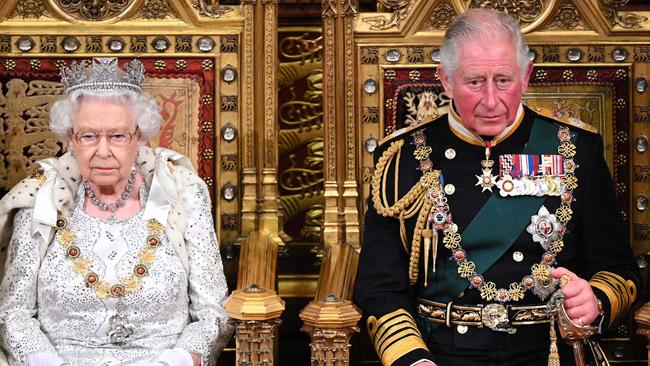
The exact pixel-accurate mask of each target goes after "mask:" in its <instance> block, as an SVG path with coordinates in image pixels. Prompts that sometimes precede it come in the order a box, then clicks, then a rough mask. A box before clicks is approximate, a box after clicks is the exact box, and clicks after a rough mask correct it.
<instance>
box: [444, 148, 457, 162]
mask: <svg viewBox="0 0 650 366" xmlns="http://www.w3.org/2000/svg"><path fill="white" fill-rule="evenodd" d="M445 157H446V158H447V159H449V160H451V159H453V158H455V157H456V150H454V149H452V148H449V149H447V150H445Z"/></svg>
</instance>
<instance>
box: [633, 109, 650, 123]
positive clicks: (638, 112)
mask: <svg viewBox="0 0 650 366" xmlns="http://www.w3.org/2000/svg"><path fill="white" fill-rule="evenodd" d="M634 122H641V123H647V122H650V108H649V107H646V106H634Z"/></svg>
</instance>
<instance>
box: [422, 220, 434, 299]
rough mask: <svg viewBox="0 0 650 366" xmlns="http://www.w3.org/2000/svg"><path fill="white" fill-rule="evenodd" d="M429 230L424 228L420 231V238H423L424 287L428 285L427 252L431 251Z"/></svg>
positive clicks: (430, 233)
mask: <svg viewBox="0 0 650 366" xmlns="http://www.w3.org/2000/svg"><path fill="white" fill-rule="evenodd" d="M431 236H432V232H431V229H429V228H426V229H424V230H422V237H423V238H424V287H427V285H428V284H429V250H431Z"/></svg>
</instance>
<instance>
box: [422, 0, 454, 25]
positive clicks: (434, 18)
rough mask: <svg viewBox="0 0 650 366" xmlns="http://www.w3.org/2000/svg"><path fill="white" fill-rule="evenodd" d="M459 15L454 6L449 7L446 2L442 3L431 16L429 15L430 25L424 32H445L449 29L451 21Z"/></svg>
mask: <svg viewBox="0 0 650 366" xmlns="http://www.w3.org/2000/svg"><path fill="white" fill-rule="evenodd" d="M456 15H458V14H457V13H456V11H455V10H454V8H453V6H451V5H449V4H448V3H447V2H446V1H444V2H441V3H440V4H438V6H436V7H435V8H434V9H433V11H432V12H431V15H429V25H427V26H426V28H424V30H444V29H447V26H449V23H451V20H452V19H453V18H454V17H455V16H456Z"/></svg>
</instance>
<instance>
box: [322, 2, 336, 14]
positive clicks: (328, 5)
mask: <svg viewBox="0 0 650 366" xmlns="http://www.w3.org/2000/svg"><path fill="white" fill-rule="evenodd" d="M323 16H324V17H336V16H338V12H337V10H336V0H323Z"/></svg>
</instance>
